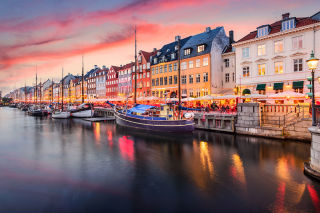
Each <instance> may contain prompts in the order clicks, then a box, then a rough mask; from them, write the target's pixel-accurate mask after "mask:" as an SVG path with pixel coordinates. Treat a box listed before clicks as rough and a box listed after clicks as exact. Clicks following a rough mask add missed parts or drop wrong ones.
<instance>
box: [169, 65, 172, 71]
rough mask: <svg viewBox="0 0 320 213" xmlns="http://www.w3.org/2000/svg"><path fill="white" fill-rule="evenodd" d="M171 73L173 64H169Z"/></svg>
mask: <svg viewBox="0 0 320 213" xmlns="http://www.w3.org/2000/svg"><path fill="white" fill-rule="evenodd" d="M169 72H172V64H169Z"/></svg>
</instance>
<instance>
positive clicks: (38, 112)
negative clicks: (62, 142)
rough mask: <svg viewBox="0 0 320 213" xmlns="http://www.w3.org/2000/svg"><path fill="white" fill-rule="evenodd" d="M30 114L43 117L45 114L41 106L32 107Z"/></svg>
mask: <svg viewBox="0 0 320 213" xmlns="http://www.w3.org/2000/svg"><path fill="white" fill-rule="evenodd" d="M28 115H31V116H36V117H42V116H44V113H43V111H42V110H41V109H39V108H30V109H29V111H28Z"/></svg>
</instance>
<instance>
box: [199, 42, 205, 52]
mask: <svg viewBox="0 0 320 213" xmlns="http://www.w3.org/2000/svg"><path fill="white" fill-rule="evenodd" d="M203 51H204V44H201V45H199V46H198V53H201V52H203Z"/></svg>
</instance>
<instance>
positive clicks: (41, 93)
mask: <svg viewBox="0 0 320 213" xmlns="http://www.w3.org/2000/svg"><path fill="white" fill-rule="evenodd" d="M39 93H40V105H41V96H42V93H41V78H40V91H39Z"/></svg>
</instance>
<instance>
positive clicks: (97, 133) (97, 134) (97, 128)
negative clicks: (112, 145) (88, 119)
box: [92, 123, 101, 145]
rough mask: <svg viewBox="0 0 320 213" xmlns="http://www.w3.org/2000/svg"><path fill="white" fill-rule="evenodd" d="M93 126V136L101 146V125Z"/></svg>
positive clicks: (94, 124)
mask: <svg viewBox="0 0 320 213" xmlns="http://www.w3.org/2000/svg"><path fill="white" fill-rule="evenodd" d="M92 125H93V134H94V138H95V141H96V144H97V145H100V138H101V133H100V123H93V124H92Z"/></svg>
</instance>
